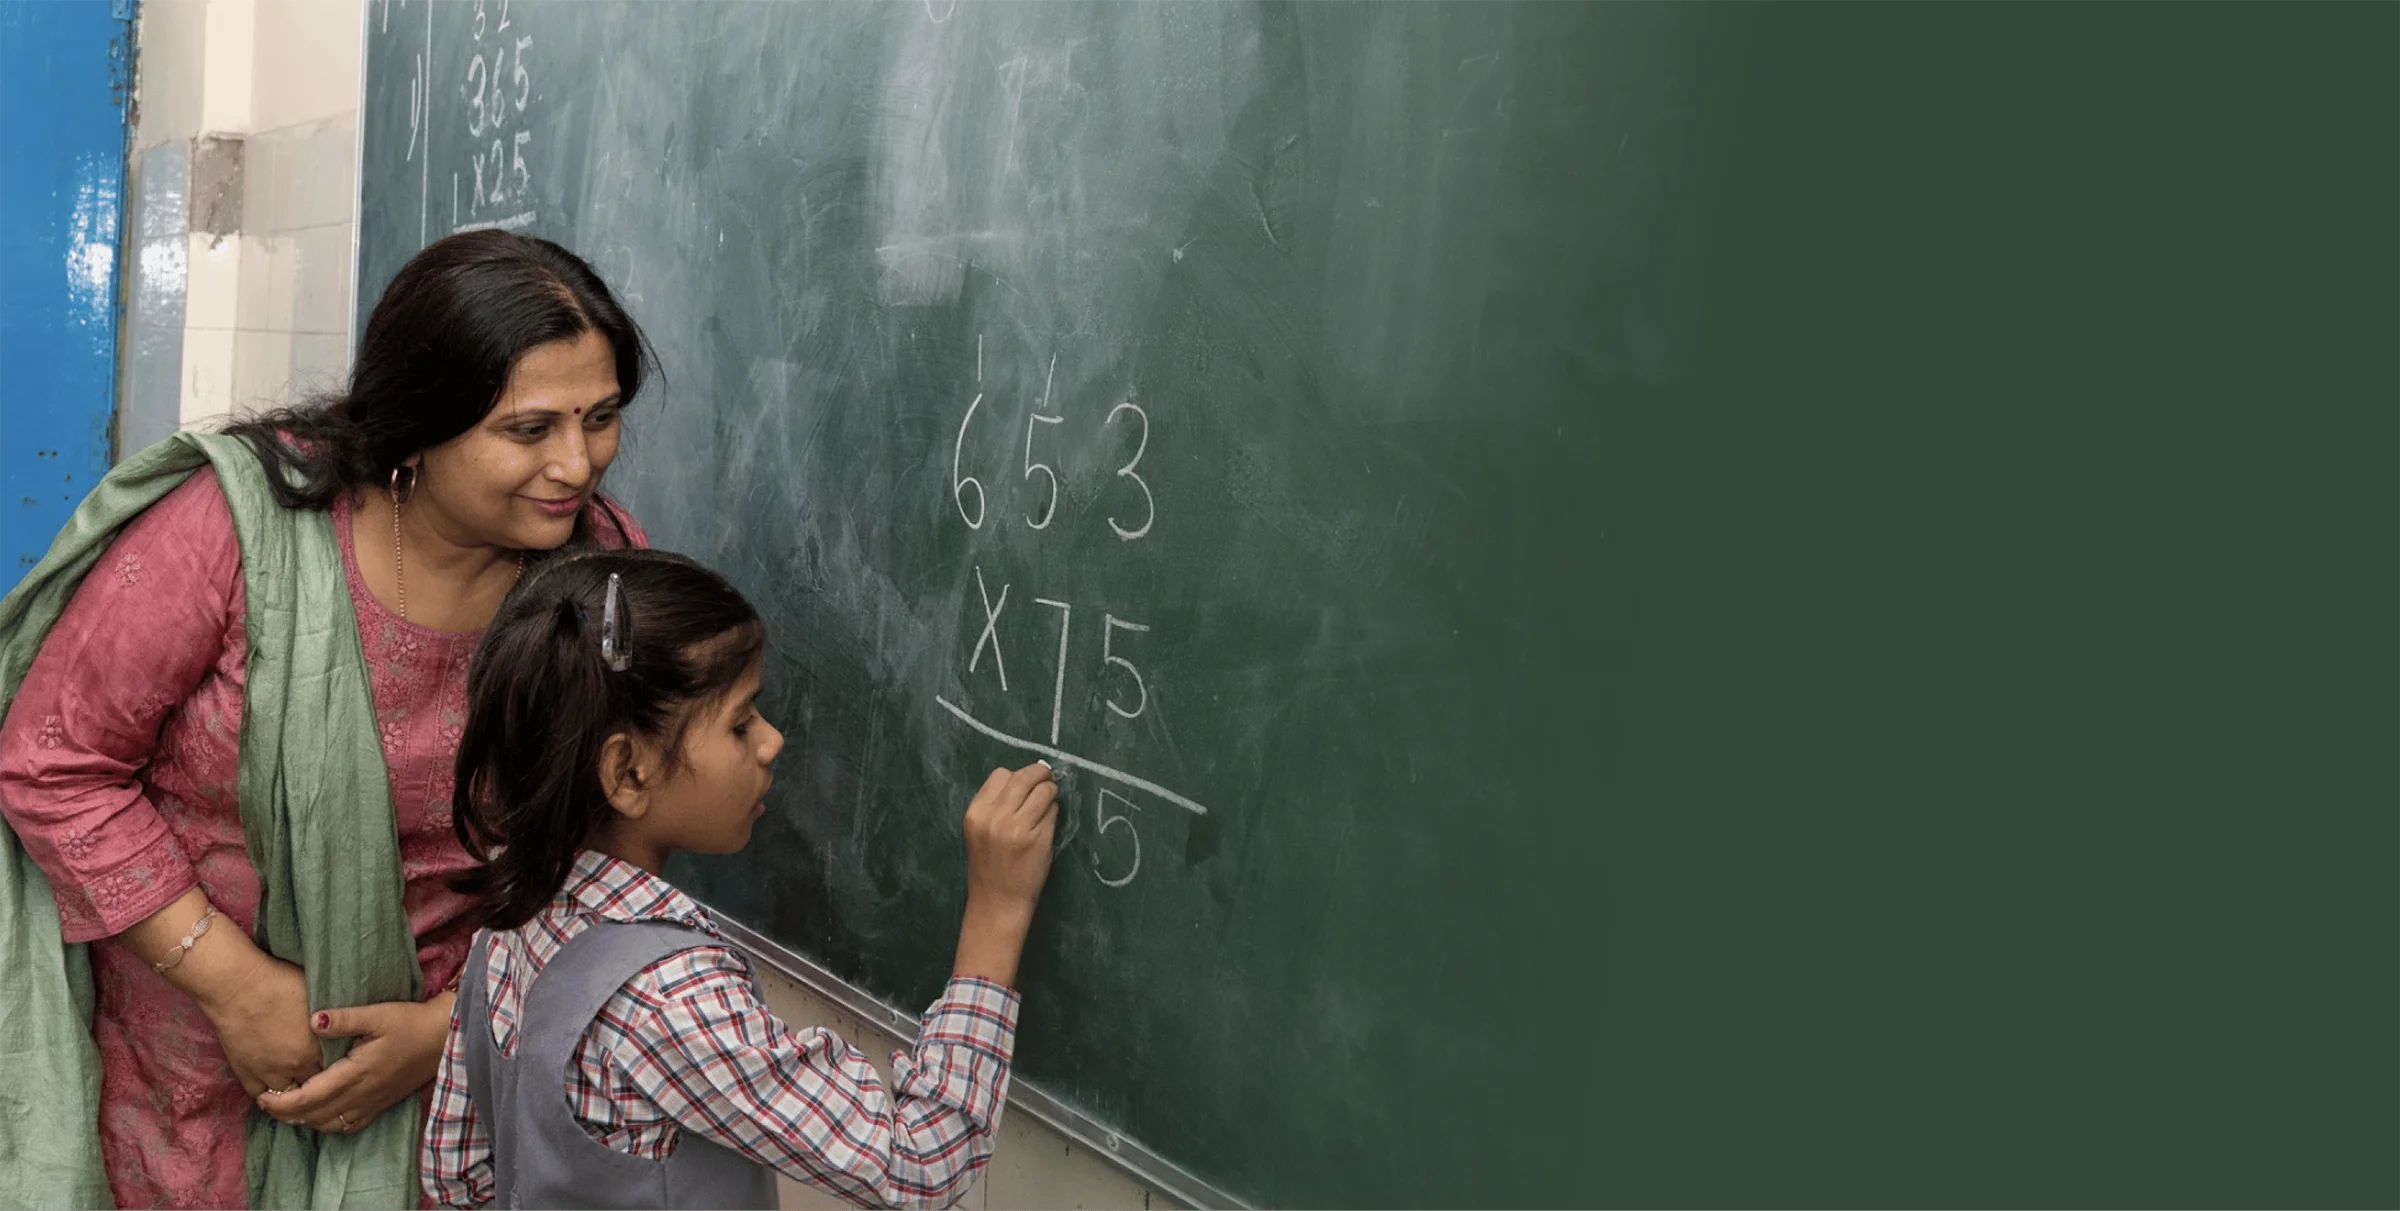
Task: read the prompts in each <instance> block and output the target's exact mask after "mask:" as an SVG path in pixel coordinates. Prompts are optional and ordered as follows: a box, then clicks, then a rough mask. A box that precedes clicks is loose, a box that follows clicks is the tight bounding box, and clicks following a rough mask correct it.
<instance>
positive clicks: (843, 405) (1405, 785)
mask: <svg viewBox="0 0 2400 1211" xmlns="http://www.w3.org/2000/svg"><path fill="white" fill-rule="evenodd" d="M2393 13H2394V10H2392V9H2390V8H2388V7H2384V8H2370V7H2366V6H2359V7H2355V8H2347V9H2344V8H2322V9H2285V10H2280V11H2278V10H2246V9H2236V8H2210V9H2170V8H2163V7H2144V8H2101V9H2091V8H2064V7H2061V8H2052V7H2040V8H2014V9H1999V8H1964V7H1949V6H1941V7H1936V8H1909V7H1905V6H1871V7H1858V8H1850V7H1843V6H1834V5H1827V6H1794V7H1786V8H1750V7H1741V6H1732V5H1696V6H1678V7H1667V6H1644V5H1635V4H1606V5H1599V4H1595V5H1574V4H1500V3H1491V4H1484V3H1459V4H1442V3H1429V4H1392V5H1347V4H1297V5H1291V4H1276V3H1265V4H1234V3H1227V4H1203V3H1184V4H1170V5H1134V4H1116V3H1044V4H1010V3H981V4H979V3H953V2H952V0H904V2H894V3H887V4H879V5H866V4H859V5H832V4H823V5H820V4H767V5H759V4H713V3H696V2H695V3H675V4H668V3H585V4H555V3H544V2H538V0H518V2H516V3H513V4H512V3H502V2H501V0H488V2H486V3H476V4H469V3H450V4H438V5H432V6H428V5H427V4H425V3H424V2H423V0H418V2H416V3H407V2H398V0H374V2H373V3H372V5H371V7H370V9H369V11H368V21H369V31H368V41H367V52H366V54H367V58H366V65H367V86H366V103H365V104H366V109H365V114H364V118H363V120H362V128H361V131H362V133H361V138H362V141H363V146H362V161H363V165H364V168H363V172H364V180H363V190H364V201H363V220H362V225H361V229H360V258H361V259H360V274H359V282H360V286H361V293H360V301H361V306H362V308H363V307H364V306H365V305H367V304H369V303H371V301H372V299H373V297H374V295H375V293H376V292H377V291H378V290H380V288H381V286H382V284H383V283H384V282H385V281H387V280H388V279H389V277H390V275H391V274H392V272H393V271H394V270H395V269H396V268H397V267H398V265H399V264H400V263H401V262H402V261H403V260H405V259H406V257H407V256H408V255H409V254H410V253H412V252H413V251H414V250H416V249H417V248H418V247H421V246H422V245H423V244H424V243H425V242H427V241H429V240H431V239H435V238H438V237H440V236H441V235H443V234H445V233H448V232H450V231H453V230H458V229H461V228H464V227H468V226H474V225H486V224H499V225H502V226H507V227H511V228H516V229H522V230H526V231H530V232H534V233H537V234H540V235H544V236H547V237H550V238H553V239H557V240H559V241H561V242H563V243H565V244H567V245H569V246H570V247H572V248H574V249H576V250H577V251H579V252H580V253H582V254H583V255H584V256H586V257H587V258H589V259H590V260H591V261H592V262H593V263H594V264H595V265H596V266H597V267H598V268H599V269H600V271H601V272H602V273H603V274H604V275H605V276H606V277H607V278H608V279H609V281H610V282H611V283H613V284H614V285H615V286H616V287H617V288H618V289H619V290H620V291H621V292H622V294H623V295H624V297H625V298H626V300H627V301H628V303H629V305H630V306H631V307H632V309H633V311H634V312H635V314H636V316H637V317H638V318H639V319H640V321H641V322H642V323H643V324H644V325H645V326H646V328H647V330H648V332H649V333H650V335H651V337H652V339H653V340H654V341H655V343H656V345H657V347H658V351H659V354H660V358H661V361H662V364H663V368H664V371H665V374H664V378H663V381H662V382H661V383H660V386H659V389H658V390H657V392H656V394H655V397H653V398H650V399H647V400H645V401H644V402H643V403H641V404H640V405H639V406H638V408H637V410H636V413H635V418H634V421H633V424H634V426H635V429H636V432H635V436H634V439H633V440H632V442H631V443H630V444H629V446H628V448H627V450H626V452H625V454H624V456H623V458H622V460H621V461H620V463H619V465H618V467H617V469H616V470H614V471H612V473H611V476H610V484H611V488H612V490H613V491H615V492H616V493H618V494H619V495H620V496H621V497H622V498H624V499H625V500H626V501H627V502H628V503H629V504H631V506H632V507H633V509H634V511H635V512H636V513H637V514H638V515H639V516H640V517H641V518H642V520H643V521H644V522H645V523H646V524H647V525H648V527H649V528H650V531H651V533H652V534H653V536H654V537H655V538H656V539H657V540H658V541H659V542H660V543H661V544H662V545H666V546H671V547H675V548H679V549H682V550H685V551H688V552H691V553H693V554H695V555H697V556H699V557H700V558H703V559H705V560H707V561H709V562H710V563H712V564H713V565H715V566H717V567H720V568H722V569H724V570H725V571H726V572H727V573H728V574H729V575H730V576H732V577H733V578H734V580H735V581H736V582H737V583H739V584H740V585H741V586H742V587H743V588H744V589H745V591H747V592H748V593H749V594H750V595H751V596H752V598H753V599H754V600H755V601H756V602H757V603H758V604H759V606H760V608H761V609H762V611H763V612H764V613H765V614H766V616H767V618H768V620H769V626H770V629H771V635H772V644H773V655H772V657H771V660H770V667H769V670H768V677H769V690H768V698H767V701H768V705H769V709H770V713H771V714H772V715H773V716H774V717H775V718H776V719H777V721H778V722H779V723H781V724H782V725H783V726H784V727H785V729H786V731H787V732H788V733H789V734H790V736H791V737H792V745H791V747H790V749H789V750H788V751H787V752H786V755H785V756H784V758H783V760H782V766H781V769H780V774H779V781H778V784H777V790H776V793H775V796H774V799H773V801H772V805H771V811H770V813H769V815H768V817H767V818H766V819H765V820H764V821H762V823H761V825H760V826H759V829H758V833H757V839H756V841H755V842H754V843H753V845H752V846H751V848H750V849H749V850H748V851H747V852H746V853H744V854H742V855H740V856H738V857H736V858H731V859H710V860H693V861H688V862H683V863H682V864H681V865H679V866H678V867H677V868H676V870H675V872H674V873H675V874H676V875H677V877H678V878H679V879H680V880H681V881H683V882H684V883H686V884H687V885H688V886H690V887H691V888H692V889H693V890H694V891H696V892H697V893H698V894H699V895H700V896H701V897H702V898H703V899H705V900H707V901H709V902H710V903H712V904H714V905H716V906H718V907H720V908H721V909H723V910H725V911H726V912H727V913H729V914H730V915H732V916H734V917H735V918H737V919H740V920H742V921H744V922H746V923H747V924H749V925H750V926H752V927H754V928H756V929H758V930H760V931H762V932H764V933H766V934H767V935H769V936H771V937H773V938H775V939H777V940H778V941H780V942H781V943H783V944H784V945H786V946H788V947H790V948H791V949H793V950H796V951H799V952H801V953H804V954H806V955H808V956H810V957H811V958H813V959H815V960H816V961H818V962H819V963H821V964H823V965H825V966H826V967H828V968H830V969H831V970H833V971H835V972H837V973H838V974H839V975H840V976H841V977H842V978H844V979H847V980H849V981H851V982H853V983H855V984H856V985H858V986H859V987H861V988H863V989H865V990H866V991H868V992H870V993H872V994H874V995H876V996H878V997H881V998H883V999H885V1000H887V1001H889V1002H892V1003H894V1004H900V1005H906V1006H912V1007H913V1006H915V1005H919V1004H922V1003H924V1001H926V1000H927V999H928V998H930V997H931V996H932V995H933V994H934V992H935V991H936V990H937V989H938V987H939V985H940V983H941V980H942V978H943V977H944V975H945V974H946V973H947V970H948V967H947V965H948V962H949V957H950V947H951V944H952V941H953V938H954V930H955V927H956V923H957V919H958V916H959V912H960V908H961V903H962V897H963V888H962V861H963V859H962V852H961V846H960V842H959V839H958V835H957V827H956V821H957V817H958V814H959V812H960V810H961V809H962V807H963V805H964V803H965V799H966V796H967V794H968V792H969V790H970V788H971V787H972V786H973V785H974V784H975V783H976V782H977V780H978V779H979V777H980V775H981V774H982V773H983V772H984V771H987V770H988V769H990V768H991V767H992V766H994V765H995V764H1001V763H1008V764H1018V763H1021V762H1023V761H1025V760H1028V759H1030V758H1031V757H1033V756H1036V755H1047V756H1049V757H1050V758H1051V759H1052V760H1054V761H1055V762H1057V763H1059V764H1061V765H1064V766H1070V767H1073V769H1074V780H1073V782H1072V785H1071V788H1070V790H1069V791H1068V793H1067V795H1066V798H1065V800H1064V802H1065V811H1066V814H1065V816H1064V824H1063V827H1062V831H1061V834H1060V850H1059V854H1058V860H1057V864H1056V868H1055V873H1054V874H1053V876H1052V883H1051V886H1050V888H1049V890H1048V891H1047V892H1046V893H1045V899H1044V901H1043V905H1042V912H1041V917H1040V920H1039V922H1038V923H1037V926H1036V929H1035V933H1034V936H1033V938H1032V940H1031V942H1030V944H1029V950H1028V954H1027V957H1026V960H1025V965H1024V977H1023V979H1024V991H1025V997H1026V1008H1025V1016H1024V1022H1023V1033H1022V1038H1021V1045H1020V1067H1019V1073H1020V1075H1021V1076H1022V1077H1023V1078H1024V1079H1026V1080H1029V1081H1032V1082H1034V1083H1036V1084H1038V1085H1039V1086H1040V1087H1041V1088H1043V1089H1044V1090H1046V1091H1048V1092H1050V1093H1052V1094H1054V1095H1056V1096H1057V1097H1059V1098H1061V1099H1063V1100H1064V1101H1066V1102H1068V1103H1070V1104H1071V1105H1073V1106H1074V1107H1076V1108H1078V1109H1080V1110H1081V1111H1083V1112H1085V1113H1087V1114H1088V1115H1090V1116H1091V1117H1092V1118H1094V1119H1096V1120H1098V1121H1100V1122H1102V1123H1105V1124H1107V1125H1109V1127H1110V1128H1111V1129H1112V1130H1116V1131H1121V1132H1122V1133H1123V1135H1124V1136H1125V1138H1127V1139H1131V1140H1135V1141H1138V1142H1139V1143H1140V1144H1141V1145H1142V1146H1143V1147H1145V1148H1148V1149H1151V1150H1154V1151H1155V1152H1156V1153H1158V1154H1159V1155H1162V1156H1164V1157H1167V1158H1169V1159H1171V1160H1172V1161H1174V1162H1175V1163H1176V1164H1178V1165H1181V1166H1183V1167H1185V1168H1187V1169H1188V1170H1189V1171H1190V1172H1191V1173H1193V1174H1195V1175H1197V1176H1198V1177H1199V1178H1201V1179H1202V1180H1204V1181H1206V1182H1207V1183H1210V1184H1212V1185H1214V1186H1215V1187H1217V1188H1218V1189H1219V1190H1220V1191H1222V1192H1224V1193H1226V1194H1228V1195H1230V1196H1231V1197H1234V1198H1238V1199H1242V1200H1246V1201H1252V1202H1257V1203H1262V1204H1275V1205H1284V1204H1306V1205H1339V1204H1351V1205H1376V1204H1425V1203H1436V1204H1487V1203H1545V1202H1566V1203H1609V1204H1633V1205H1659V1204H1677V1205H1689V1204H1706V1205H1725V1204H1733V1205H1743V1204H1770V1205H1801V1204H1822V1203H1830V1204H1849V1205H1877V1204H1900V1205H1927V1204H1948V1203H1977V1204H1982V1203H2003V1204H2008V1203H2019V1204H2054V1203H2074V1204H2096V1203H2112V1202H2140V1203H2162V1202H2163V1203H2182V1204H2201V1203H2209V1204H2215V1203H2226V1202H2230V1203H2237V1204H2240V1203H2278V1204H2283V1203H2310V1204H2315V1203H2327V1204H2340V1203H2344V1202H2352V1201H2361V1202H2370V1203H2386V1204H2388V1203H2389V1202H2390V1201H2391V1200H2392V1199H2393V1197H2394V1196H2395V1194H2400V1191H2395V1189H2394V1186H2393V1180H2394V1179H2393V1173H2394V1171H2395V1169H2394V1164H2393V1141H2394V1139H2395V1138H2396V1136H2400V1113H2396V1112H2395V1108H2394V1103H2393V1097H2392V1089H2393V1078H2394V1076H2395V1071H2396V1062H2395V1051H2394V1045H2393V1035H2392V1031H2391V1030H2390V1025H2391V1022H2392V1020H2393V1015H2394V1013H2395V1012H2400V1010H2396V1008H2395V979H2394V965H2393V954H2394V953H2395V948H2394V942H2395V938H2394V926H2393V919H2392V918H2393V914H2392V912H2391V906H2392V903H2393V900H2392V894H2391V893H2392V879H2391V868H2392V856H2393V853H2394V847H2395V834H2394V823H2393V808H2394V803H2395V797H2396V796H2395V785H2394V781H2393V777H2392V770H2393V762H2392V761H2391V759H2390V758H2391V756H2392V752H2391V748H2392V743H2391V742H2392V738H2393V736H2394V734H2395V724H2396V723H2400V714H2396V713H2395V710H2394V703H2393V697H2392V693H2391V679H2392V672H2393V670H2394V667H2395V660H2394V650H2393V641H2392V635H2391V627H2390V620H2391V617H2392V616H2393V615H2392V610H2393V607H2394V604H2395V598H2394V593H2393V576H2392V560H2391V553H2392V550H2393V549H2394V543H2393V538H2394V534H2393V524H2392V512H2393V510H2392V509H2391V507H2390V506H2391V492H2390V474H2389V471H2390V468H2389V466H2388V464H2389V461H2390V454H2391V451H2392V449H2393V446H2394V441H2393V438H2394V432H2393V381H2392V372H2391V367H2392V364H2393V359H2392V358H2391V356H2390V353H2391V334H2392V332H2393V331H2394V320H2395V317H2396V314H2400V313H2396V311H2395V307H2394V303H2393V296H2392V291H2391V276H2392V268H2393V265H2394V261H2395V258H2394V244H2393V234H2392V224H2391V221H2390V220H2391V215H2392V213H2393V206H2394V204H2395V194H2394V189H2393V173H2392V148H2393V146H2394V141H2393V135H2394V122H2393V118H2392V111H2393V107H2392V106H2391V104H2390V101H2391V96H2392V92H2393V89H2392V82H2393V73H2392V66H2391V53H2390V48H2391V46H2392V45H2393V44H2394V33H2395V28H2394V19H2393ZM2270 232H2271V233H2272V238H2270V234H2269V233H2270ZM2269 249H2272V251H2269ZM2301 518H2305V519H2307V524H2308V528H2307V529H2306V533H2307V534H2308V535H2309V536H2310V538H2309V542H2308V543H2297V544H2296V543H2292V542H2288V541H2285V539H2284V538H2283V537H2282V536H2283V535H2287V534H2288V533H2290V532H2291V531H2290V530H2288V529H2287V528H2286V527H2285V526H2284V525H2283V524H2282V523H2283V521H2287V520H2296V519H2301ZM2312 544H2313V545H2312ZM2243 569H2247V570H2243ZM2269 583H2271V584H2272V585H2273V586H2274V587H2273V589H2272V590H2271V591H2270V590H2269V589H2267V588H2265V587H2262V586H2264V585H2267V584H2269ZM2303 603H2305V606H2304V605H2303ZM2304 616H2305V617H2306V618H2307V619H2308V620H2309V621H2308V622H2307V624H2306V625H2298V620H2299V619H2301V618H2302V617H2304ZM2287 623H2290V624H2292V625H2286V624H2287ZM2266 636H2272V642H2273V643H2274V644H2275V645H2278V646H2277V649H2276V650H2277V655H2276V656H2275V658H2274V659H2271V660H2270V659H2261V658H2257V657H2255V656H2253V655H2252V654H2251V653H2252V652H2253V651H2255V650H2256V645H2259V644H2261V643H2263V642H2266V638H2265V637H2266ZM2304 685H2305V687H2306V688H2305V689H2304V688H2303V686H2304ZM2304 718H2305V719H2315V720H2318V721H2319V722H2318V723H2304V722H2303V719H2304ZM2300 1006H2307V1007H2308V1008H2307V1010H2306V1012H2305V1013H2303V1012H2302V1011H2301V1010H2300V1009H2299V1008H2298V1007H2300ZM2304 1022H2305V1023H2306V1025H2305V1027H2303V1023H2304Z"/></svg>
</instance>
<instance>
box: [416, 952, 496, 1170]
mask: <svg viewBox="0 0 2400 1211" xmlns="http://www.w3.org/2000/svg"><path fill="white" fill-rule="evenodd" d="M458 999H459V1001H461V1002H463V1001H465V1000H466V998H464V997H460V998H458ZM465 1028H466V1027H465V1025H464V1024H463V1023H461V1022H460V1021H459V1020H458V1013H457V1012H456V1011H455V1008H454V1009H453V1012H452V1013H451V1015H450V1036H449V1039H448V1041H447V1042H445V1043H443V1044H442V1066H441V1070H440V1072H439V1073H438V1074H437V1075H436V1076H435V1077H434V1081H433V1101H432V1102H431V1103H429V1104H428V1105H427V1107H426V1113H425V1139H424V1142H423V1143H422V1144H421V1145H420V1146H419V1149H418V1153H417V1167H418V1169H419V1170H420V1171H421V1172H422V1173H423V1180H424V1183H425V1195H426V1197H427V1198H430V1199H432V1200H433V1204H434V1205H435V1206H437V1207H481V1206H483V1205H485V1204H487V1203H489V1202H491V1201H492V1195H493V1193H494V1186H493V1184H492V1137H491V1136H489V1135H487V1134H485V1132H484V1129H483V1122H482V1120H480V1119H478V1118H477V1117H476V1115H475V1099H474V1097H473V1095H472V1094H471V1093H470V1092H469V1091H468V1089H467V1060H466V1052H465V1049H464V1044H463V1043H462V1042H461V1040H460V1038H459V1033H458V1032H459V1031H461V1030H463V1029H465ZM485 1028H486V1029H489V1027H488V1026H487V1027H485Z"/></svg>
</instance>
